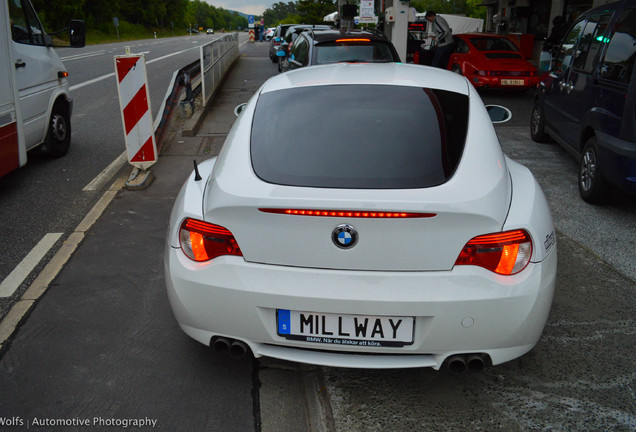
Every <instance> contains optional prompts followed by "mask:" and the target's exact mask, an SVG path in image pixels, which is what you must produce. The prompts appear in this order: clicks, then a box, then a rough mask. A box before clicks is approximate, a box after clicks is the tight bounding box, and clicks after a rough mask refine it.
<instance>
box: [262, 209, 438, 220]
mask: <svg viewBox="0 0 636 432" xmlns="http://www.w3.org/2000/svg"><path fill="white" fill-rule="evenodd" d="M259 210H260V211H262V212H263V213H274V214H286V215H293V216H321V217H340V218H342V217H350V218H369V219H390V218H393V219H403V218H431V217H435V216H437V215H436V214H435V213H407V212H383V211H361V210H317V209H283V208H259Z"/></svg>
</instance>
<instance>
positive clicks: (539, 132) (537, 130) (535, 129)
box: [530, 101, 550, 143]
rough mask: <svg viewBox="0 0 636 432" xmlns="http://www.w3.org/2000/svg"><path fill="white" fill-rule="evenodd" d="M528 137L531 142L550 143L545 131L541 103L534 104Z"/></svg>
mask: <svg viewBox="0 0 636 432" xmlns="http://www.w3.org/2000/svg"><path fill="white" fill-rule="evenodd" d="M530 136H531V137H532V140H533V141H535V142H538V143H546V142H548V141H550V136H549V135H548V134H547V133H546V131H545V114H544V113H543V106H542V105H541V102H539V101H537V102H535V103H534V108H533V109H532V114H531V116H530Z"/></svg>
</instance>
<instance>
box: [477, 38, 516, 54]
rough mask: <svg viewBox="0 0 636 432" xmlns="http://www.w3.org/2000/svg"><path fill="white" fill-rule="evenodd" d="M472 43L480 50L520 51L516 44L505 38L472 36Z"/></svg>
mask: <svg viewBox="0 0 636 432" xmlns="http://www.w3.org/2000/svg"><path fill="white" fill-rule="evenodd" d="M470 43H472V44H473V45H474V46H475V48H477V49H478V50H479V51H519V49H518V48H517V47H516V46H515V44H513V43H512V42H510V41H509V40H508V39H504V38H492V37H474V38H470Z"/></svg>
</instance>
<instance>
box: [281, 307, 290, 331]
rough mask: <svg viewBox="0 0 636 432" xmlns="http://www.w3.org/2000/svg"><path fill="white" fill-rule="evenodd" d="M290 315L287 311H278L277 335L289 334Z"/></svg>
mask: <svg viewBox="0 0 636 432" xmlns="http://www.w3.org/2000/svg"><path fill="white" fill-rule="evenodd" d="M290 320H291V319H290V314H289V311H288V310H285V309H278V334H290V332H291V325H290Z"/></svg>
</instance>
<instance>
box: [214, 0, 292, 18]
mask: <svg viewBox="0 0 636 432" xmlns="http://www.w3.org/2000/svg"><path fill="white" fill-rule="evenodd" d="M278 1H281V0H206V2H208V3H209V4H211V5H212V6H214V7H222V8H223V9H230V10H235V11H239V12H243V13H246V14H248V15H261V14H262V13H263V12H265V9H267V8H270V7H271V6H272V5H273V4H274V3H276V2H278ZM286 1H288V0H286Z"/></svg>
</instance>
